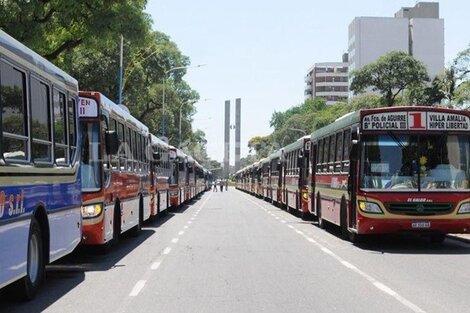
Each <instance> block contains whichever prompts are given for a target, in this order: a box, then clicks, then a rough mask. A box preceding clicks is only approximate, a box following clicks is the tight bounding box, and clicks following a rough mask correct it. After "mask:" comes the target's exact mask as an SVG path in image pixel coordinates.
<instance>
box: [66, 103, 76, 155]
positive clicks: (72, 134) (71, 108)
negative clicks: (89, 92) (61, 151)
mask: <svg viewBox="0 0 470 313" xmlns="http://www.w3.org/2000/svg"><path fill="white" fill-rule="evenodd" d="M67 105H68V122H69V123H68V128H67V130H68V135H69V136H68V137H69V151H70V152H69V155H70V163H72V162H73V160H74V159H75V152H76V151H77V131H76V129H77V125H76V123H75V121H76V117H77V110H76V101H75V99H74V98H72V97H70V96H69V101H68V104H67Z"/></svg>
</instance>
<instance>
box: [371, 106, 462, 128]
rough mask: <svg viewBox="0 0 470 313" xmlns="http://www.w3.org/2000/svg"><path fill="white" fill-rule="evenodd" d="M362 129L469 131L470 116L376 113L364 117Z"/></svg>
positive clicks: (432, 113) (436, 113) (426, 113)
mask: <svg viewBox="0 0 470 313" xmlns="http://www.w3.org/2000/svg"><path fill="white" fill-rule="evenodd" d="M362 129H363V130H411V131H414V130H416V131H418V130H445V131H468V130H470V118H469V117H468V116H466V115H463V114H457V113H445V112H408V111H405V112H386V113H375V114H369V115H366V116H364V117H363V119H362Z"/></svg>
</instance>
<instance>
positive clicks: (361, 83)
mask: <svg viewBox="0 0 470 313" xmlns="http://www.w3.org/2000/svg"><path fill="white" fill-rule="evenodd" d="M351 76H352V83H351V87H350V90H351V91H353V92H354V93H356V94H358V93H363V92H364V91H366V89H367V88H369V87H371V88H372V90H373V91H378V92H379V93H380V94H382V100H383V102H384V104H385V105H386V106H393V105H394V103H395V98H396V97H397V95H399V94H400V92H402V91H403V90H405V89H406V88H407V87H410V86H416V85H420V84H423V83H424V82H426V81H428V80H429V78H428V74H427V71H426V67H425V66H424V64H423V63H422V62H420V61H418V60H416V59H414V58H413V57H412V56H410V55H409V54H407V53H405V52H401V51H392V52H389V53H387V54H386V55H383V56H381V57H380V58H378V59H377V61H375V62H373V63H370V64H367V65H365V66H363V67H362V68H360V69H357V70H354V71H353V72H352V74H351Z"/></svg>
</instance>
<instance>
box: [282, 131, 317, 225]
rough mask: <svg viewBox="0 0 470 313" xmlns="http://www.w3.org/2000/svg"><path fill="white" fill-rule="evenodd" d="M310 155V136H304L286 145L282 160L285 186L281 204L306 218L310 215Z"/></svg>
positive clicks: (283, 184) (283, 183)
mask: <svg viewBox="0 0 470 313" xmlns="http://www.w3.org/2000/svg"><path fill="white" fill-rule="evenodd" d="M309 155H310V136H304V137H302V138H300V139H298V140H297V141H296V142H294V143H291V144H290V145H288V146H286V147H284V149H283V152H282V162H281V170H282V173H283V176H282V186H283V187H284V188H283V193H282V194H283V196H282V198H281V204H282V206H283V207H284V208H286V209H287V210H288V211H293V212H294V213H295V214H299V215H300V216H302V218H304V219H306V218H307V217H308V216H309V215H310V210H309V203H310V199H311V198H310V197H309V185H310V181H311V175H310V173H311V172H310V171H309Z"/></svg>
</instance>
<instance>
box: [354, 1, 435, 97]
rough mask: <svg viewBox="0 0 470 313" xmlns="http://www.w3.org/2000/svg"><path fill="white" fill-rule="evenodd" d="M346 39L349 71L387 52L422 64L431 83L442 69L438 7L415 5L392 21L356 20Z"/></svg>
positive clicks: (360, 18)
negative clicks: (408, 55) (392, 52)
mask: <svg viewBox="0 0 470 313" xmlns="http://www.w3.org/2000/svg"><path fill="white" fill-rule="evenodd" d="M348 37H349V42H348V52H349V70H350V71H352V70H355V69H359V68H361V67H363V66H364V65H367V64H369V63H372V62H374V61H376V60H377V59H378V58H379V57H380V56H382V55H384V54H386V53H388V52H391V51H403V52H407V53H409V54H410V55H412V56H413V57H414V58H415V59H417V60H420V61H421V62H423V63H424V65H425V66H426V68H427V71H428V74H429V76H430V78H431V79H432V78H433V77H434V76H436V75H437V74H439V72H441V71H442V70H443V69H444V20H443V19H440V18H439V3H436V2H418V3H417V4H416V5H415V6H414V7H411V8H409V7H403V8H401V9H400V10H399V11H398V12H397V13H395V17H356V18H354V20H353V21H352V22H351V23H350V24H349V35H348ZM349 83H351V82H349ZM350 96H353V95H352V94H350Z"/></svg>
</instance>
